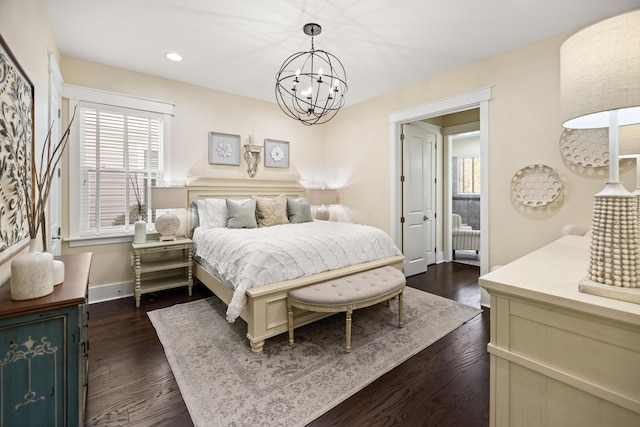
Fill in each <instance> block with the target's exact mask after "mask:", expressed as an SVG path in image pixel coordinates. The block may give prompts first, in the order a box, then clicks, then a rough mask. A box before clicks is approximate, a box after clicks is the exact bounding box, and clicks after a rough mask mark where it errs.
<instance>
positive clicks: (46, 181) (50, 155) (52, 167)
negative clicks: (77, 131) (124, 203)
mask: <svg viewBox="0 0 640 427" xmlns="http://www.w3.org/2000/svg"><path fill="white" fill-rule="evenodd" d="M75 117H76V108H74V109H73V115H72V116H71V120H69V124H68V125H67V128H66V130H65V131H64V133H63V134H62V136H61V137H60V140H59V141H58V142H57V143H56V144H55V145H53V142H52V141H51V132H52V129H53V123H51V126H50V127H49V131H48V132H47V137H46V138H45V140H44V146H43V147H42V151H41V153H40V169H39V170H37V172H36V174H35V178H36V189H37V192H36V194H35V203H34V206H33V207H32V208H31V209H29V207H30V206H29V205H30V203H29V204H28V205H27V213H28V214H29V221H30V224H29V234H30V236H31V238H32V239H34V238H35V237H36V236H37V235H38V232H39V231H40V230H42V247H43V249H44V250H46V249H47V218H46V206H47V202H48V200H49V193H50V191H51V183H52V182H53V179H54V178H55V174H56V170H57V168H58V165H59V164H60V160H61V159H62V154H63V153H64V150H65V148H66V147H67V145H68V142H69V135H70V134H71V125H72V124H73V121H74V119H75ZM34 166H35V162H33V161H32V167H34ZM29 211H31V212H29Z"/></svg>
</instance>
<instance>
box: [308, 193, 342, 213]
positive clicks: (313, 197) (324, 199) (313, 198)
mask: <svg viewBox="0 0 640 427" xmlns="http://www.w3.org/2000/svg"><path fill="white" fill-rule="evenodd" d="M309 201H310V203H311V204H312V205H320V208H319V209H318V210H317V211H316V219H321V220H323V221H328V220H329V218H330V217H331V212H329V209H328V208H327V205H335V204H337V203H338V191H337V190H335V189H330V188H316V189H312V190H309Z"/></svg>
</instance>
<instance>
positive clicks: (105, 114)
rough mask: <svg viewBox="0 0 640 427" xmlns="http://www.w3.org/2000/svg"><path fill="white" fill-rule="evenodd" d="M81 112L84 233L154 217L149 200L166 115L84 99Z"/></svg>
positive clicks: (121, 228) (112, 229) (119, 227)
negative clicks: (99, 103) (94, 102)
mask: <svg viewBox="0 0 640 427" xmlns="http://www.w3.org/2000/svg"><path fill="white" fill-rule="evenodd" d="M78 115H79V117H78V118H79V120H80V132H79V137H80V179H81V180H82V184H81V186H80V210H81V215H80V235H86V234H101V233H114V232H125V231H126V230H129V229H130V228H131V227H130V226H131V224H133V223H134V222H135V221H137V220H138V219H142V220H143V221H145V222H147V223H149V222H153V221H149V219H150V218H151V217H150V212H151V209H150V207H149V206H150V205H149V203H148V201H149V194H150V188H151V186H152V185H155V184H156V182H157V181H158V176H159V174H160V173H161V168H160V164H159V153H160V147H161V146H162V115H160V114H155V113H147V112H140V111H136V110H127V109H123V108H118V107H112V106H105V105H98V104H91V103H84V102H81V103H80V108H79V114H78ZM151 219H153V218H151Z"/></svg>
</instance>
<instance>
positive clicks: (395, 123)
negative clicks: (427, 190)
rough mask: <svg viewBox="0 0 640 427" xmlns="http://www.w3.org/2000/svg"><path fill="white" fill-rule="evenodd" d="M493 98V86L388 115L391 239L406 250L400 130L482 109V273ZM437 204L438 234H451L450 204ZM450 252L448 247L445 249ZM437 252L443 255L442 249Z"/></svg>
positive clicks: (486, 248) (485, 262) (486, 242)
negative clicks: (443, 116) (410, 124)
mask: <svg viewBox="0 0 640 427" xmlns="http://www.w3.org/2000/svg"><path fill="white" fill-rule="evenodd" d="M490 99H491V87H486V88H482V89H478V90H475V91H471V92H466V93H462V94H459V95H455V96H452V97H449V98H444V99H440V100H436V101H433V102H429V103H427V104H423V105H418V106H414V107H410V108H407V109H404V110H400V111H396V112H392V113H391V114H389V124H390V125H389V126H390V146H391V147H390V148H391V150H390V151H391V180H392V181H391V201H392V203H391V207H390V209H391V212H390V218H391V224H390V230H391V233H390V234H391V237H392V239H393V240H394V241H395V242H396V244H398V246H400V247H401V248H402V249H403V251H404V247H403V242H402V223H401V218H402V216H403V212H402V210H403V205H402V182H401V178H400V177H401V175H402V144H401V141H400V135H401V131H402V129H401V127H402V125H403V124H405V123H411V122H415V121H419V120H424V119H428V118H433V117H438V116H442V115H446V114H450V113H454V112H460V111H466V110H471V109H475V108H477V109H479V123H480V155H481V158H482V162H483V165H482V166H483V167H482V170H481V192H482V195H483V197H482V198H481V201H480V227H481V229H482V230H483V233H482V235H481V238H480V252H481V253H483V254H486V256H483V257H481V260H480V274H485V273H486V272H488V271H489V268H488V266H489V239H488V235H489V232H490V230H489V221H488V218H489V215H488V211H489V202H488V201H489V185H488V169H489V156H488V153H489V100H490ZM441 199H442V200H439V201H438V209H439V211H440V212H443V214H442V215H440V216H439V219H438V221H437V232H438V234H439V235H441V236H442V235H444V234H448V233H450V232H451V219H450V217H451V215H450V213H451V210H450V209H451V208H450V202H449V201H448V200H446V199H445V198H443V197H441ZM444 249H445V250H447V249H448V248H444ZM438 253H439V254H440V253H442V256H443V258H444V254H443V252H442V250H441V249H440V248H438ZM481 299H482V300H481V304H483V305H488V304H489V295H488V294H487V293H486V292H485V291H484V290H482V297H481Z"/></svg>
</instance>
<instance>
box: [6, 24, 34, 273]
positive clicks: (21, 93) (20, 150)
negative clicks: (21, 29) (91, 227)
mask: <svg viewBox="0 0 640 427" xmlns="http://www.w3.org/2000/svg"><path fill="white" fill-rule="evenodd" d="M33 91H34V88H33V83H32V82H31V80H29V77H28V76H27V75H26V73H25V72H24V70H23V69H22V67H20V64H18V61H17V60H16V58H15V56H14V55H13V53H12V52H11V50H10V49H9V46H8V45H7V44H6V42H5V40H4V39H3V38H2V36H0V105H2V108H1V109H0V162H1V165H2V169H3V173H2V174H1V175H0V264H2V263H3V262H5V261H7V260H8V259H9V258H11V257H12V256H13V254H15V253H16V252H18V251H19V250H21V249H22V248H23V247H25V246H26V245H27V244H28V243H29V231H30V230H29V215H30V214H31V211H32V209H31V207H32V206H33V193H32V182H33V167H32V166H33V165H32V155H33V144H34V141H33V129H34V114H33V111H34V105H33V103H34V93H33Z"/></svg>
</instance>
